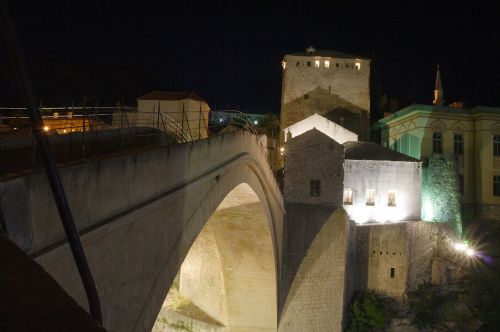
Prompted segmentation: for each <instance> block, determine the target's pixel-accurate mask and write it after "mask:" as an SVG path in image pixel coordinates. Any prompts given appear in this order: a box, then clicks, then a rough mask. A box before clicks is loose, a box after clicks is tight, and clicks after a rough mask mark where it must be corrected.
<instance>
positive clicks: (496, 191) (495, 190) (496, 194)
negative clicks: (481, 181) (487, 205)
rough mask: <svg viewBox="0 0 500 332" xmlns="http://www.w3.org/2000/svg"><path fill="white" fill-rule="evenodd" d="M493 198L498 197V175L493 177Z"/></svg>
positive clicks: (499, 193)
mask: <svg viewBox="0 0 500 332" xmlns="http://www.w3.org/2000/svg"><path fill="white" fill-rule="evenodd" d="M493 196H500V175H494V176H493Z"/></svg>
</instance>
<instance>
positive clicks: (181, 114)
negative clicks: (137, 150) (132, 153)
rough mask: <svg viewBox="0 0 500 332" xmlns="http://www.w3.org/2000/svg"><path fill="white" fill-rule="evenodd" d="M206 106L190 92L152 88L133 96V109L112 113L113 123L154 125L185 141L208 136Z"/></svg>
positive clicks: (198, 97) (142, 125) (139, 125)
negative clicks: (135, 96)
mask: <svg viewBox="0 0 500 332" xmlns="http://www.w3.org/2000/svg"><path fill="white" fill-rule="evenodd" d="M209 112H210V107H209V106H208V104H207V102H206V101H205V100H204V99H203V98H201V97H200V96H199V95H197V94H196V93H194V92H171V91H152V92H150V93H148V94H146V95H144V96H141V97H139V98H137V110H136V111H131V112H130V111H129V112H120V113H118V112H117V113H116V114H114V116H113V126H114V127H121V126H123V125H124V123H125V125H130V126H134V127H135V126H137V127H149V128H157V129H159V130H162V131H165V132H168V133H170V134H171V135H172V136H174V137H175V138H176V139H177V140H178V141H181V142H186V141H192V140H197V139H203V138H207V137H208V120H209Z"/></svg>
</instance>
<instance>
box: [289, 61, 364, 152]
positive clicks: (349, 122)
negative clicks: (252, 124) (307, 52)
mask: <svg viewBox="0 0 500 332" xmlns="http://www.w3.org/2000/svg"><path fill="white" fill-rule="evenodd" d="M316 60H318V61H320V65H319V68H316V67H315V61H316ZM324 61H330V66H329V68H325V64H324ZM284 62H285V63H286V67H285V69H284V71H283V82H282V99H281V128H286V127H288V126H290V125H292V124H294V123H296V122H298V121H300V120H303V119H305V118H307V117H308V116H310V115H312V114H314V113H318V114H320V115H322V116H325V117H327V118H328V119H329V120H331V121H334V122H336V123H337V124H339V125H341V126H343V127H345V128H347V129H349V130H351V131H353V132H355V133H356V134H358V135H360V139H361V140H368V139H369V130H370V127H369V120H370V113H369V110H370V86H369V81H370V61H369V60H361V59H333V58H328V57H314V56H292V55H287V56H286V57H285V59H284ZM308 63H310V64H311V65H310V66H308V65H307V64H308ZM354 63H359V64H360V69H359V70H357V69H356V68H355V66H354ZM337 65H338V66H337ZM351 65H352V66H351ZM280 142H281V143H283V142H284V138H283V134H282V135H281V140H280Z"/></svg>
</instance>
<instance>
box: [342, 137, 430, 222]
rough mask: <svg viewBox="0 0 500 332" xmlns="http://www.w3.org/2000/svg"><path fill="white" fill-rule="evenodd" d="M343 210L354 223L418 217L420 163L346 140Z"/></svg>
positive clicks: (378, 146)
mask: <svg viewBox="0 0 500 332" xmlns="http://www.w3.org/2000/svg"><path fill="white" fill-rule="evenodd" d="M343 145H344V147H345V161H344V202H343V206H344V209H345V210H346V211H347V213H348V214H349V216H350V218H351V219H352V220H354V221H356V222H357V223H365V222H370V221H376V222H386V221H403V220H406V221H408V220H420V192H421V179H422V163H421V162H420V161H419V160H417V159H414V158H412V157H409V156H407V155H405V154H402V153H399V152H395V151H393V150H390V149H387V148H384V147H383V146H381V145H378V144H376V143H372V142H352V141H351V142H346V143H344V144H343Z"/></svg>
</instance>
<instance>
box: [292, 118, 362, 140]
mask: <svg viewBox="0 0 500 332" xmlns="http://www.w3.org/2000/svg"><path fill="white" fill-rule="evenodd" d="M313 128H314V129H316V130H318V131H320V132H322V133H323V134H325V135H327V136H328V137H330V138H331V139H333V140H335V141H336V142H337V143H340V144H342V143H344V142H346V141H357V140H358V135H356V134H355V133H353V132H352V131H350V130H348V129H346V128H344V127H342V126H340V125H338V124H336V123H335V122H333V121H330V120H328V119H327V118H325V117H322V116H321V115H319V114H318V113H314V114H313V115H311V116H309V117H307V118H305V119H303V120H301V121H299V122H296V123H294V124H293V125H291V126H289V127H287V128H285V129H284V130H283V131H284V134H285V141H286V140H287V134H288V132H290V134H292V137H296V136H300V135H302V134H303V133H305V132H307V131H308V130H311V129H313Z"/></svg>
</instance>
